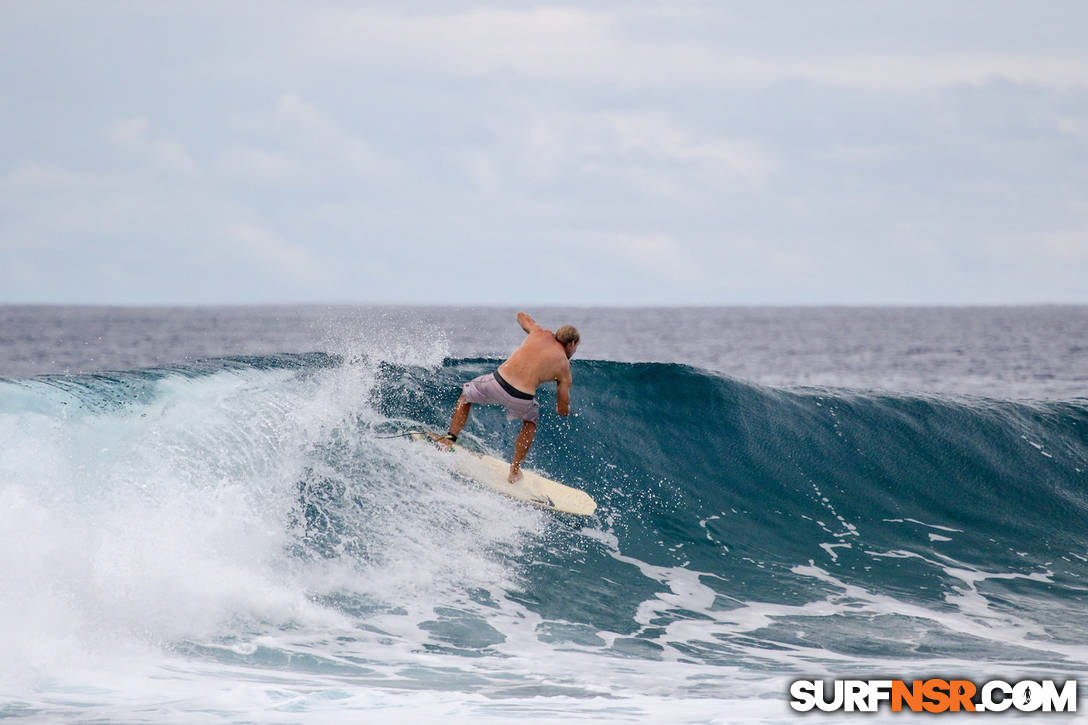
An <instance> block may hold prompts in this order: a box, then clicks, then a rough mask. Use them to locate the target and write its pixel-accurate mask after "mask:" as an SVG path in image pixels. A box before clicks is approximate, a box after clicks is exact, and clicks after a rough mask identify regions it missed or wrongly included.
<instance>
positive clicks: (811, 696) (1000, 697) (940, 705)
mask: <svg viewBox="0 0 1088 725" xmlns="http://www.w3.org/2000/svg"><path fill="white" fill-rule="evenodd" d="M790 698H791V699H790V707H792V708H793V709H794V710H797V711H798V712H808V711H809V710H812V709H814V708H815V709H817V710H822V711H824V712H836V711H842V712H876V711H877V710H879V709H880V707H881V705H882V704H884V703H887V704H888V705H889V706H890V707H891V710H892V712H901V711H903V710H907V711H909V712H1004V711H1006V710H1009V709H1010V708H1011V709H1012V710H1017V711H1019V712H1076V711H1077V681H1076V680H1073V679H1070V680H1067V681H1066V682H1065V683H1064V684H1062V685H1061V686H1059V685H1058V684H1057V683H1056V682H1055V681H1054V680H1021V681H1019V682H1012V683H1010V682H1005V681H1004V680H990V681H989V682H985V683H983V684H982V685H981V686H979V685H976V684H975V683H974V682H971V681H970V680H942V679H938V678H931V679H928V680H913V681H910V682H907V681H904V680H833V681H831V682H824V681H823V680H795V681H794V682H793V683H792V684H791V685H790Z"/></svg>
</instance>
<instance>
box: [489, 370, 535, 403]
mask: <svg viewBox="0 0 1088 725" xmlns="http://www.w3.org/2000/svg"><path fill="white" fill-rule="evenodd" d="M492 375H494V376H495V382H497V383H498V384H499V385H501V386H502V389H503V390H505V391H506V392H508V393H510V395H512V396H514V397H515V398H520V399H521V400H532V399H533V396H531V395H529V394H528V393H526V392H525V391H523V390H518V389H517V388H515V387H514V386H513V385H511V384H510V383H508V382H506V381H505V380H503V379H502V376H501V375H499V371H498V370H496V371H495V372H494V373H492Z"/></svg>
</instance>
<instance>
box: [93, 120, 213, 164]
mask: <svg viewBox="0 0 1088 725" xmlns="http://www.w3.org/2000/svg"><path fill="white" fill-rule="evenodd" d="M148 129H149V124H148V122H147V119H146V118H127V119H123V120H120V121H117V122H115V123H114V124H113V125H111V126H110V127H109V130H108V136H109V139H110V142H111V143H113V145H114V146H115V147H116V148H118V149H120V150H122V151H126V152H129V153H132V154H134V155H136V156H140V157H143V158H144V159H146V160H148V161H150V162H152V163H153V164H155V165H156V166H159V167H161V168H164V169H166V170H168V171H175V172H182V173H188V172H191V171H193V170H194V169H195V168H196V163H195V162H194V161H193V159H192V157H190V156H189V152H188V151H186V150H185V147H184V146H182V145H181V144H180V143H178V142H177V141H174V140H172V139H167V138H152V136H151V134H150V133H149V130H148Z"/></svg>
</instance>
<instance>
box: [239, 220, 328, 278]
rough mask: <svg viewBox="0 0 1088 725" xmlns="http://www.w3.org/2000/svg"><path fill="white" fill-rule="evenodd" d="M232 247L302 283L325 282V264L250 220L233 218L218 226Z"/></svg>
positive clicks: (308, 252)
mask: <svg viewBox="0 0 1088 725" xmlns="http://www.w3.org/2000/svg"><path fill="white" fill-rule="evenodd" d="M222 235H223V237H224V238H225V239H226V240H227V241H228V243H230V244H232V246H233V248H234V249H237V250H239V251H240V252H241V253H242V254H243V255H245V256H246V257H248V258H249V259H250V260H252V261H253V262H255V263H257V264H259V265H261V266H262V267H265V268H267V269H271V270H273V271H274V272H276V273H278V274H279V275H281V276H282V277H283V278H285V279H288V280H291V281H293V282H300V283H303V284H306V285H314V284H321V283H328V282H329V281H330V278H331V275H330V273H329V270H328V268H327V267H326V266H325V265H324V263H322V262H321V260H319V259H318V258H317V257H316V256H315V255H313V254H312V253H311V252H310V251H309V250H308V249H306V248H305V247H303V246H301V245H299V244H295V243H293V242H290V241H288V240H286V239H283V238H282V237H280V236H279V235H277V234H275V233H274V232H272V231H270V230H268V229H265V228H264V227H262V226H260V225H258V224H254V223H250V222H234V223H231V224H228V225H227V226H226V227H224V228H223V230H222Z"/></svg>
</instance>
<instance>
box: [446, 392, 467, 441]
mask: <svg viewBox="0 0 1088 725" xmlns="http://www.w3.org/2000/svg"><path fill="white" fill-rule="evenodd" d="M471 410H472V403H470V402H468V401H467V400H465V394H464V393H461V397H460V398H458V399H457V407H456V408H454V409H453V418H452V419H451V420H450V434H451V435H455V436H456V435H461V429H462V428H464V427H465V423H467V422H468V414H469V411H471ZM438 442H439V443H441V444H442V445H444V446H446V448H450V447H452V446H453V441H451V440H450V439H449V438H445V439H442V440H439V441H438Z"/></svg>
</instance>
